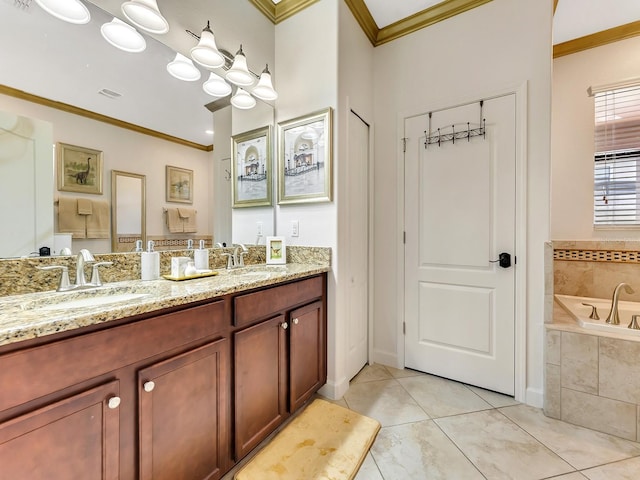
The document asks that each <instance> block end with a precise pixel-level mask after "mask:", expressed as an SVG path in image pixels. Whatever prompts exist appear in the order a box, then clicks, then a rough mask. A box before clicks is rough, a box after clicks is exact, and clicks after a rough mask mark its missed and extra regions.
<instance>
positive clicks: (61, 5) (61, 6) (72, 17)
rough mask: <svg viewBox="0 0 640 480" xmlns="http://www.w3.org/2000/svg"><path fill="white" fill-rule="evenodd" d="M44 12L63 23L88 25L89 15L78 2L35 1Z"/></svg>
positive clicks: (76, 0) (85, 8) (63, 0)
mask: <svg viewBox="0 0 640 480" xmlns="http://www.w3.org/2000/svg"><path fill="white" fill-rule="evenodd" d="M36 3H37V4H38V5H40V8H42V9H43V10H44V11H45V12H47V13H48V14H49V15H53V16H54V17H56V18H59V19H60V20H64V21H65V22H69V23H75V24H77V25H83V24H85V23H89V20H91V14H90V13H89V10H88V9H87V7H86V6H85V4H84V3H82V2H81V1H80V0H36Z"/></svg>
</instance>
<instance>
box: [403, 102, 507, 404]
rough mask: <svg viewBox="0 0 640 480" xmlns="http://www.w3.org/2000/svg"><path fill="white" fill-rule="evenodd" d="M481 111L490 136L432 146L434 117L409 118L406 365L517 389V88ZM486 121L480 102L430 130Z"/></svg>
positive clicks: (442, 114) (446, 115)
mask: <svg viewBox="0 0 640 480" xmlns="http://www.w3.org/2000/svg"><path fill="white" fill-rule="evenodd" d="M482 115H483V117H484V118H485V119H486V137H484V136H477V137H472V138H470V139H469V140H467V139H463V140H456V141H455V143H454V142H451V141H448V142H442V143H441V144H440V145H438V144H431V145H428V146H427V147H426V148H425V130H428V124H429V118H428V115H423V116H419V117H412V118H408V119H406V120H405V137H407V143H406V153H405V229H406V245H405V277H406V278H405V292H406V293H405V331H406V332H405V365H406V366H407V367H409V368H413V369H416V370H420V371H424V372H428V373H432V374H435V375H439V376H442V377H446V378H451V379H454V380H458V381H461V382H464V383H468V384H472V385H477V386H479V387H483V388H487V389H490V390H495V391H498V392H502V393H505V394H508V395H513V394H514V380H515V379H514V375H515V367H514V361H515V355H514V330H515V317H514V315H515V314H514V311H515V309H514V293H515V290H514V288H515V266H514V261H515V198H516V196H515V194H516V191H515V165H516V161H515V159H516V151H515V147H516V143H515V95H506V96H503V97H499V98H496V99H491V100H488V101H484V105H483V112H482ZM479 118H480V105H479V103H473V104H469V105H464V106H459V107H455V108H451V109H447V110H443V111H439V112H434V113H433V114H432V118H431V124H432V134H433V131H437V128H438V127H442V133H445V132H449V131H451V126H452V125H453V126H455V130H456V131H460V130H466V128H467V122H474V123H475V124H476V125H472V126H471V128H473V127H474V126H477V124H478V122H479ZM502 252H505V253H508V254H510V255H511V263H512V265H511V266H510V267H507V268H504V267H501V266H500V265H499V263H492V261H494V260H497V259H498V258H499V254H500V253H502Z"/></svg>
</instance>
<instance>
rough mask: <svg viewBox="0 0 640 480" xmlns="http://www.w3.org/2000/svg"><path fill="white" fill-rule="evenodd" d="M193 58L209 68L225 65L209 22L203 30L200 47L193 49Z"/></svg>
mask: <svg viewBox="0 0 640 480" xmlns="http://www.w3.org/2000/svg"><path fill="white" fill-rule="evenodd" d="M191 58H193V59H194V60H195V61H196V62H197V63H199V64H200V65H202V66H203V67H207V68H220V67H221V66H223V65H224V57H223V56H222V54H221V53H220V51H219V50H218V47H217V46H216V38H215V36H214V35H213V31H211V28H209V22H207V26H206V27H204V29H203V30H202V35H200V41H199V42H198V45H196V46H195V47H193V48H192V49H191Z"/></svg>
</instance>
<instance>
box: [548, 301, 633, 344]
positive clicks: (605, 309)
mask: <svg viewBox="0 0 640 480" xmlns="http://www.w3.org/2000/svg"><path fill="white" fill-rule="evenodd" d="M554 296H555V299H556V302H558V304H559V305H560V306H561V307H562V308H563V309H564V310H566V311H567V313H569V314H570V315H571V316H572V317H573V318H575V319H576V321H577V322H578V324H579V325H580V326H581V327H584V328H587V329H589V330H600V331H603V332H611V333H618V334H622V335H631V336H640V330H634V329H631V328H627V325H629V323H630V322H631V316H632V315H640V302H627V301H623V300H620V301H618V315H619V316H620V324H619V325H610V324H608V323H606V322H605V320H606V318H607V315H609V310H611V300H606V299H602V298H589V297H574V296H571V295H554ZM583 303H589V304H591V305H593V306H595V307H596V309H597V311H598V316H599V317H600V320H592V319H591V318H589V315H590V314H591V307H587V306H585V305H583Z"/></svg>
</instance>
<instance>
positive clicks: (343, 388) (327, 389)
mask: <svg viewBox="0 0 640 480" xmlns="http://www.w3.org/2000/svg"><path fill="white" fill-rule="evenodd" d="M348 390H349V380H347V379H346V378H342V379H341V380H340V381H339V382H332V381H329V380H327V383H325V384H324V385H323V386H322V387H320V390H318V393H319V394H320V395H322V396H323V397H326V398H328V399H329V400H340V399H341V398H342V397H344V394H345V393H347V391H348Z"/></svg>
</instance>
